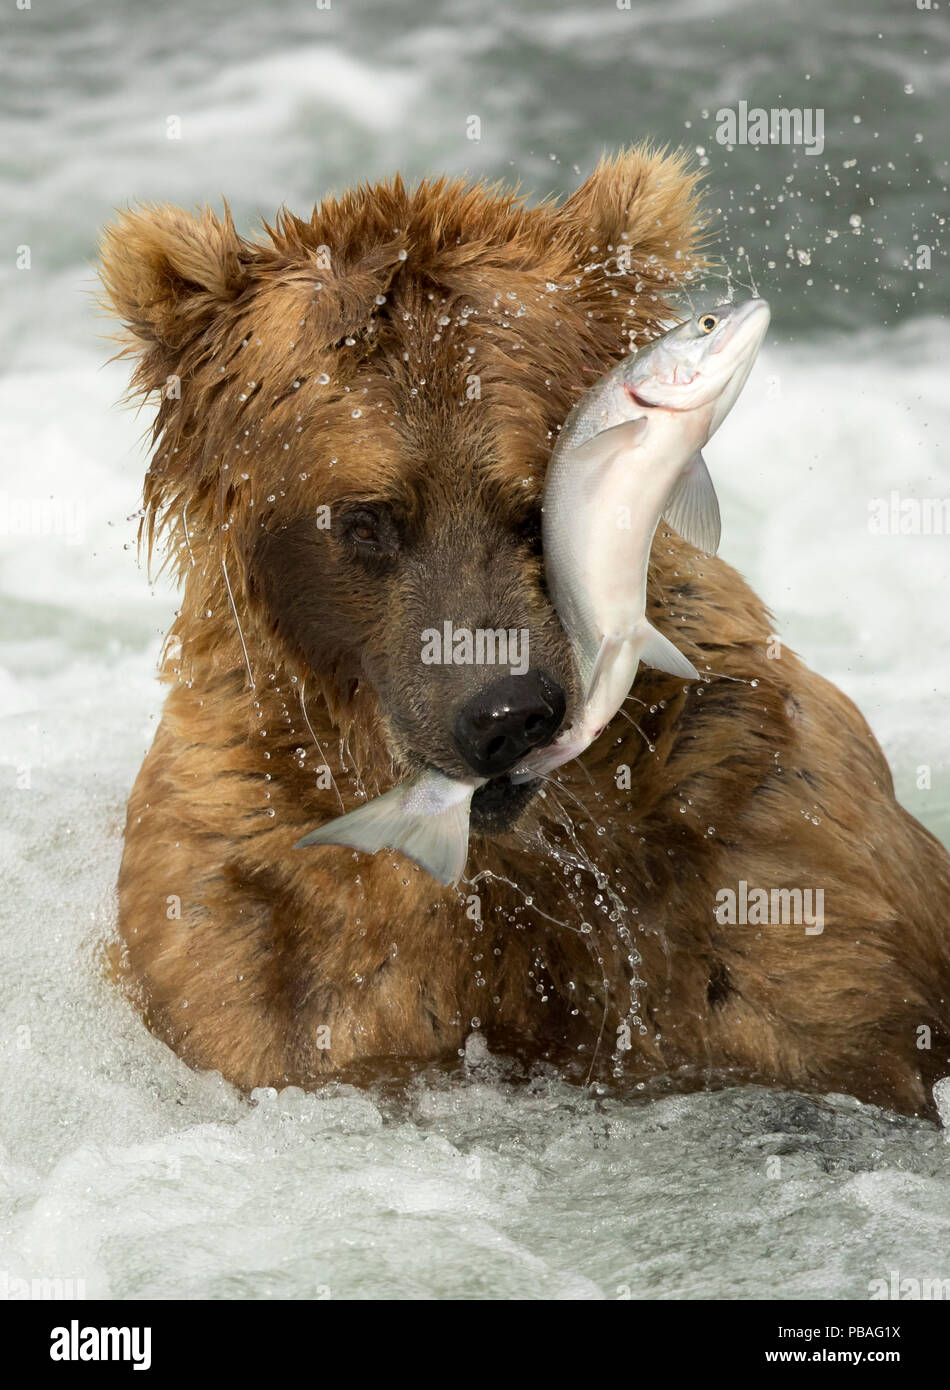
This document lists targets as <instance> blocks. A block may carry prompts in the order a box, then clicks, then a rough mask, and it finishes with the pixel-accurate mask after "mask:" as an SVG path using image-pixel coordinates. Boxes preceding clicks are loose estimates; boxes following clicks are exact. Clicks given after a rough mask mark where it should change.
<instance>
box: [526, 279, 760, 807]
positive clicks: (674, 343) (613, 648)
mask: <svg viewBox="0 0 950 1390" xmlns="http://www.w3.org/2000/svg"><path fill="white" fill-rule="evenodd" d="M769 318H770V312H769V307H768V305H767V303H766V302H765V300H762V299H750V300H746V301H744V302H743V303H741V304H736V305H726V304H723V305H716V306H715V307H713V308H711V309H706V310H704V311H703V312H702V313H700V314H697V315H696V316H695V317H694V318H692V319H687V320H686V322H684V323H681V324H680V325H679V326H678V327H676V328H674V329H671V330H670V332H668V333H665V334H664V335H663V336H662V337H660V338H657V339H655V340H654V342H652V343H651V344H649V346H648V347H647V348H645V349H644V350H643V351H641V352H639V353H637V355H636V356H635V357H633V358H629V359H626V360H624V361H621V362H619V363H618V364H617V366H616V367H615V368H614V369H613V370H612V371H610V372H608V373H607V374H606V376H604V377H602V378H601V379H600V381H599V382H597V383H596V384H595V385H594V386H593V387H592V388H591V390H590V391H588V392H587V393H586V394H585V395H584V396H583V397H582V398H581V400H580V401H579V402H578V404H577V405H576V406H575V408H574V410H573V411H572V412H571V414H570V415H569V416H568V418H567V420H566V421H565V423H564V427H563V429H562V431H561V434H560V437H559V439H558V444H557V447H556V448H555V449H554V451H553V453H552V456H551V461H550V463H549V464H548V472H547V476H546V478H545V486H544V501H543V507H542V528H541V535H542V550H543V554H544V557H545V573H546V576H547V582H548V589H549V592H550V594H551V602H552V603H553V605H554V608H555V611H556V612H557V614H558V616H559V618H560V619H561V623H562V625H563V627H564V630H565V632H566V633H567V634H568V636H569V638H570V640H571V644H572V647H573V651H574V657H575V661H576V662H577V667H578V671H579V673H580V676H581V681H582V687H583V688H584V689H585V695H584V699H583V701H582V703H581V714H580V717H579V718H578V719H577V720H576V721H575V723H574V724H572V725H571V726H570V727H569V728H568V729H566V730H563V731H562V732H561V733H560V734H559V735H558V736H557V738H556V739H555V740H554V742H553V743H552V744H550V745H549V746H548V747H547V749H545V750H543V751H541V752H539V753H537V754H535V755H532V756H531V757H530V758H528V759H526V760H525V763H524V764H523V765H522V766H521V767H518V768H515V770H514V771H513V772H512V773H511V774H510V775H511V777H512V780H513V781H515V782H519V781H525V780H527V778H529V777H531V776H537V775H539V774H544V773H548V772H551V771H553V770H554V769H555V768H556V767H560V766H561V765H562V764H563V763H566V762H570V761H571V759H572V758H576V757H577V756H578V755H579V754H580V753H582V752H583V751H584V749H585V748H588V747H589V746H590V744H592V743H593V742H595V741H596V739H597V738H599V737H600V734H601V733H602V732H603V730H604V729H605V728H606V726H607V725H608V724H609V723H610V720H611V719H612V718H613V717H614V715H615V714H616V712H617V710H618V709H619V708H620V706H621V705H622V704H623V701H624V700H625V699H626V696H627V693H628V692H629V690H630V687H631V686H632V684H633V681H634V678H635V677H636V673H637V668H638V666H639V664H640V662H641V661H643V662H645V664H646V665H648V666H654V667H658V668H659V669H660V670H662V671H667V672H669V673H670V674H671V675H674V676H681V677H684V678H685V679H688V680H696V679H698V676H699V672H698V671H697V670H696V669H695V667H694V666H693V665H692V663H691V662H689V661H687V659H686V658H685V657H684V656H683V655H682V653H681V652H680V651H679V650H678V649H677V648H676V647H675V646H674V645H673V643H672V642H670V640H669V639H668V638H666V637H664V636H663V635H662V633H660V632H658V631H657V629H656V628H655V627H653V626H652V624H651V623H650V622H649V621H648V619H647V616H646V599H647V570H648V567H649V560H650V549H651V546H652V543H653V536H654V533H655V531H656V528H657V526H658V525H659V522H660V520H661V518H665V520H666V521H667V522H668V523H669V525H670V526H672V527H673V529H674V530H675V531H678V532H679V534H680V535H681V536H683V538H684V539H685V540H687V541H689V543H690V544H691V545H694V546H696V547H697V549H700V550H704V551H706V552H707V553H708V554H715V553H716V551H717V550H718V548H719V540H720V534H721V529H722V528H721V521H720V514H719V504H718V501H717V499H716V492H715V488H714V487H713V484H712V479H711V478H710V476H709V470H708V468H707V466H706V462H705V459H704V458H703V455H702V450H703V448H704V446H705V445H706V443H707V442H708V441H709V439H711V438H712V436H713V434H714V433H715V432H716V430H717V429H718V428H719V426H720V425H721V424H722V422H723V420H724V419H725V418H726V416H727V415H728V413H729V411H730V410H731V409H732V406H733V405H734V404H735V402H736V399H737V398H738V396H739V393H740V392H741V390H742V388H743V386H744V385H745V383H746V381H747V379H748V376H749V372H750V371H751V369H752V364H753V362H754V361H755V358H756V356H757V354H758V351H759V348H760V347H761V345H762V342H763V340H764V338H765V334H766V331H767V329H768V325H769Z"/></svg>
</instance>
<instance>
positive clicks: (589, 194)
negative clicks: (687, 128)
mask: <svg viewBox="0 0 950 1390" xmlns="http://www.w3.org/2000/svg"><path fill="white" fill-rule="evenodd" d="M698 177H699V176H698V174H697V173H695V172H693V171H691V170H690V168H689V160H688V156H687V155H685V154H683V153H675V154H667V153H665V152H664V151H661V150H656V149H653V148H651V147H650V146H648V145H638V146H636V147H635V148H633V149H630V150H625V151H624V152H623V153H621V154H618V155H616V156H615V157H614V158H613V159H608V158H606V157H605V158H603V159H601V161H600V163H599V164H598V166H597V168H596V169H595V170H594V172H593V173H592V174H591V175H590V177H589V178H588V179H586V180H585V182H584V183H582V184H581V186H580V188H578V189H577V191H576V192H575V193H573V194H571V196H570V197H569V198H568V199H567V200H566V201H565V202H564V203H563V204H562V205H561V206H560V207H559V208H557V209H556V211H555V213H554V216H555V217H556V219H557V221H558V223H559V225H560V227H561V229H562V231H563V232H564V233H566V234H567V236H568V237H569V238H570V239H571V240H572V241H573V242H574V245H575V248H576V253H577V255H578V257H579V258H580V259H581V260H587V259H588V258H591V257H592V258H593V259H595V260H596V259H601V260H602V259H604V253H605V252H606V251H607V248H608V247H612V248H613V254H616V253H617V251H618V250H619V249H620V247H622V246H624V245H626V246H629V247H630V249H631V251H632V252H634V253H635V255H636V257H637V260H638V261H640V262H641V263H642V262H643V261H644V260H648V259H649V258H650V257H651V256H652V257H655V258H656V261H655V262H654V264H657V265H658V266H659V267H662V268H663V270H665V271H666V272H667V273H668V274H670V275H671V276H672V277H673V278H675V279H677V280H678V279H681V278H682V277H683V275H684V274H685V273H686V272H687V271H688V270H690V269H693V268H694V267H696V266H698V265H699V264H700V263H701V262H700V261H699V259H698V257H697V254H696V253H697V248H698V242H699V238H700V233H701V230H702V225H701V219H700V209H699V199H698V197H697V192H696V184H697V182H698ZM595 248H596V250H595Z"/></svg>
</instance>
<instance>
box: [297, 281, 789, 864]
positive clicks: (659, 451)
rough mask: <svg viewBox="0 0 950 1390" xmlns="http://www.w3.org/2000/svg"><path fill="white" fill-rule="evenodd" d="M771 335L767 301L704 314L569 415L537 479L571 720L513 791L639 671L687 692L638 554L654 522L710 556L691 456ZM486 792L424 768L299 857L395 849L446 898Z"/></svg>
mask: <svg viewBox="0 0 950 1390" xmlns="http://www.w3.org/2000/svg"><path fill="white" fill-rule="evenodd" d="M768 324H769V308H768V305H767V303H766V302H765V300H763V299H751V300H746V301H745V302H743V303H741V304H737V305H728V304H723V305H715V306H714V307H713V308H711V309H705V310H703V311H702V312H701V313H699V314H697V315H695V316H694V317H693V318H691V319H688V320H686V321H685V322H684V323H681V324H679V325H678V326H677V327H675V328H672V329H670V331H669V332H667V333H664V334H663V335H662V336H660V337H658V338H656V339H654V340H653V341H652V342H651V343H649V344H647V346H646V347H644V348H641V349H640V351H638V352H637V353H636V354H635V355H634V356H628V357H626V358H624V359H623V360H622V361H621V362H619V363H618V364H617V366H616V367H614V368H613V369H612V370H611V371H610V372H607V373H606V374H605V375H604V376H603V377H601V378H600V380H599V381H598V382H596V383H595V384H594V385H593V386H592V387H591V388H590V389H589V390H588V391H587V392H585V394H584V395H583V396H582V397H581V399H580V400H579V401H578V403H577V405H576V406H575V407H574V409H573V410H572V411H571V413H570V415H569V416H568V417H567V420H566V421H565V423H564V426H563V428H562V430H561V433H560V435H559V437H558V442H557V444H556V446H555V448H554V450H553V452H552V455H551V459H550V462H549V464H548V470H547V475H546V478H545V486H544V497H543V502H542V550H543V554H544V564H545V574H546V578H547V583H548V588H549V591H550V593H551V600H552V604H553V606H554V609H555V611H556V613H557V615H558V617H559V619H560V621H561V624H562V626H563V628H564V630H565V632H566V633H567V635H568V639H569V640H570V642H571V646H572V650H573V653H574V657H575V661H576V663H577V667H578V672H579V674H580V676H581V685H582V689H583V690H584V692H585V693H584V697H583V700H582V701H581V707H580V714H579V716H578V717H577V718H576V719H575V720H574V721H573V722H572V723H571V725H570V726H569V727H568V728H567V729H566V730H564V731H563V732H562V733H561V734H559V735H558V736H557V738H555V739H554V740H553V742H552V743H550V744H549V745H548V746H547V747H546V748H544V749H539V750H535V751H534V752H532V753H531V754H530V755H529V756H528V758H526V759H525V760H524V762H523V763H522V764H520V765H519V766H517V767H515V768H514V769H513V770H512V772H510V773H508V774H505V775H508V776H510V777H511V779H512V781H514V782H520V781H525V780H527V779H529V778H531V777H537V776H543V775H545V774H546V773H547V772H549V771H552V770H553V769H554V768H556V767H559V766H561V765H562V764H564V763H566V762H568V761H570V760H571V759H572V758H576V757H578V756H579V755H580V754H581V753H583V752H584V750H585V749H586V748H587V747H589V746H590V744H591V743H593V742H594V741H595V740H596V739H597V738H598V737H599V736H600V734H601V733H602V732H603V730H604V729H605V728H606V726H607V724H608V723H609V722H610V720H611V719H612V718H613V716H614V715H615V714H616V712H617V710H618V709H620V707H621V705H622V704H623V702H624V700H625V699H626V697H627V694H628V693H629V690H630V687H631V685H632V684H633V681H634V678H635V676H636V673H637V669H638V666H639V663H640V662H641V661H643V662H645V663H646V664H647V665H648V666H655V667H658V668H659V669H661V670H664V671H668V672H670V673H671V674H672V675H676V676H681V677H683V678H685V679H691V680H695V679H698V677H699V673H698V671H697V670H696V668H695V667H694V666H693V664H692V662H690V661H689V660H687V658H686V657H685V656H684V655H683V654H682V653H681V652H680V651H679V650H678V649H677V648H676V647H675V646H674V644H673V643H672V642H671V641H670V640H669V639H668V638H666V637H664V636H663V635H662V634H661V633H660V632H658V631H657V629H656V628H654V627H653V626H652V624H650V623H649V622H648V620H647V618H646V584H647V570H648V566H649V559H650V548H651V545H652V542H653V536H654V533H655V531H656V528H657V526H658V524H659V522H660V520H661V518H665V520H666V521H667V522H668V523H669V525H670V526H672V527H673V529H674V530H676V531H678V532H679V534H680V535H681V536H683V538H684V539H685V540H686V541H688V542H689V543H690V544H691V545H694V546H696V547H697V548H698V549H700V550H704V551H706V552H707V553H710V554H715V552H716V551H717V550H718V547H719V540H720V533H721V521H720V513H719V505H718V502H717V500H716V493H715V489H714V487H713V484H712V480H711V478H710V476H709V470H708V469H707V467H706V463H705V460H704V459H703V456H702V449H703V447H704V446H705V444H706V443H707V442H708V440H709V439H710V438H711V437H712V435H713V434H714V433H715V431H716V430H717V429H718V428H719V426H720V425H721V424H722V421H723V420H724V419H725V418H726V416H727V415H728V413H729V411H730V410H731V409H732V406H733V405H734V404H735V402H736V399H737V398H738V396H739V393H740V392H741V390H742V388H743V386H744V385H745V383H746V380H747V379H748V375H749V372H750V371H751V369H752V364H753V362H754V361H755V358H756V355H757V353H758V350H759V348H760V347H761V344H762V342H763V340H764V338H765V333H766V331H767V329H768ZM618 509H619V510H618ZM621 519H623V520H624V521H629V525H628V526H622V525H621V524H620V521H621ZM487 781H488V778H485V777H475V776H473V777H470V778H456V777H449V776H448V775H446V774H445V773H443V772H441V771H439V770H438V769H435V768H429V769H426V770H425V771H424V772H423V773H421V774H420V775H419V776H418V777H417V778H415V779H414V780H413V781H411V782H404V783H400V784H399V785H398V786H396V787H394V788H392V790H391V791H388V792H385V793H384V794H383V795H382V796H379V797H376V798H374V799H373V800H372V801H368V802H366V803H365V804H364V805H362V806H359V807H357V808H356V810H354V811H350V812H348V813H347V814H346V815H343V816H338V817H337V818H336V819H335V820H332V821H330V822H328V823H327V824H326V825H322V826H318V827H317V828H316V829H315V830H312V831H310V832H309V834H307V835H305V836H303V838H302V839H301V840H299V841H298V842H297V844H296V845H295V848H296V849H300V848H304V847H306V846H311V845H330V844H333V845H344V846H347V847H349V848H351V849H357V850H363V851H365V852H366V853H369V854H375V853H377V852H378V851H379V850H382V849H394V850H398V851H399V852H400V853H402V854H405V855H407V856H408V857H409V858H410V859H413V860H414V861H415V862H416V863H417V864H419V865H420V866H421V867H422V868H423V869H425V870H426V872H427V873H429V874H431V875H432V877H433V878H435V879H437V880H438V881H439V882H440V883H442V884H444V885H445V886H447V887H448V886H451V885H453V884H455V883H457V882H458V880H459V879H460V878H461V877H462V874H463V873H464V870H465V862H466V859H467V856H468V836H469V817H470V812H471V802H472V797H473V796H474V794H475V792H476V791H477V790H478V788H479V787H481V786H484V785H485V783H486V782H487Z"/></svg>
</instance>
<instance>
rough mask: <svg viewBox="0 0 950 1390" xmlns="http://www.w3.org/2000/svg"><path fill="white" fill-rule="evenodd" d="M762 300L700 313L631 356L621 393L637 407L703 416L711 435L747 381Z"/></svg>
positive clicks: (765, 321)
mask: <svg viewBox="0 0 950 1390" xmlns="http://www.w3.org/2000/svg"><path fill="white" fill-rule="evenodd" d="M769 318H770V311H769V306H768V304H767V303H766V302H765V300H764V299H747V300H745V301H743V303H741V304H717V305H714V306H713V307H712V308H709V309H704V310H702V312H701V313H699V314H696V315H695V316H694V317H693V318H691V319H687V320H686V321H685V322H684V323H681V324H679V325H678V326H677V327H676V328H673V329H671V330H670V332H669V333H665V334H664V335H663V336H662V337H661V338H657V339H656V340H655V341H654V342H653V343H650V344H649V346H648V347H646V348H644V349H642V350H641V351H640V352H639V353H637V355H636V357H635V358H633V360H632V361H631V362H630V364H629V366H628V368H627V370H626V372H625V373H624V387H625V389H626V391H627V393H628V394H629V395H630V396H631V397H632V399H633V400H634V401H635V402H636V403H637V404H638V405H641V406H645V407H655V408H659V409H663V410H673V411H689V410H703V409H707V408H708V410H709V419H708V424H707V429H706V438H707V439H708V438H709V437H710V436H711V435H713V434H714V433H715V432H716V430H717V429H718V428H719V426H720V425H721V424H722V422H723V420H724V419H725V418H726V416H727V415H728V414H729V411H730V410H731V409H732V407H733V405H734V404H735V401H736V398H737V397H738V395H739V392H740V391H741V390H742V388H743V386H744V385H745V383H746V380H747V379H748V376H749V372H750V371H751V370H752V364H753V362H754V361H755V358H756V355H757V353H758V351H759V348H760V347H761V346H762V341H763V339H764V338H765V334H766V330H767V329H768V326H769Z"/></svg>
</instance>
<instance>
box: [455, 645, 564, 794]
mask: <svg viewBox="0 0 950 1390" xmlns="http://www.w3.org/2000/svg"><path fill="white" fill-rule="evenodd" d="M566 708H567V699H566V697H565V694H564V691H563V690H562V689H561V687H560V685H558V683H557V681H556V680H554V679H553V677H551V676H549V675H548V674H547V672H546V671H526V672H525V674H524V675H523V676H505V677H504V679H503V680H500V681H495V682H494V683H493V684H492V685H488V686H486V687H485V688H484V689H483V690H480V691H479V692H478V694H477V695H476V696H475V697H474V698H473V699H471V700H469V702H468V704H467V705H463V707H462V709H461V711H460V712H459V715H458V718H457V719H456V721H455V741H456V743H457V744H458V746H459V749H460V751H461V753H462V756H463V758H464V759H465V761H466V762H467V763H468V765H469V767H470V768H472V769H473V771H475V772H477V773H478V774H479V776H480V777H497V776H498V775H499V773H502V772H507V771H508V770H509V769H510V768H512V767H514V766H515V764H516V763H517V762H519V761H520V760H521V759H522V758H523V757H524V755H525V754H526V753H528V752H530V750H531V749H532V748H538V747H540V745H541V744H544V743H550V741H551V739H552V738H553V737H554V735H555V734H556V733H557V731H558V729H559V728H560V727H561V720H562V719H563V718H564V711H565V709H566Z"/></svg>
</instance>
